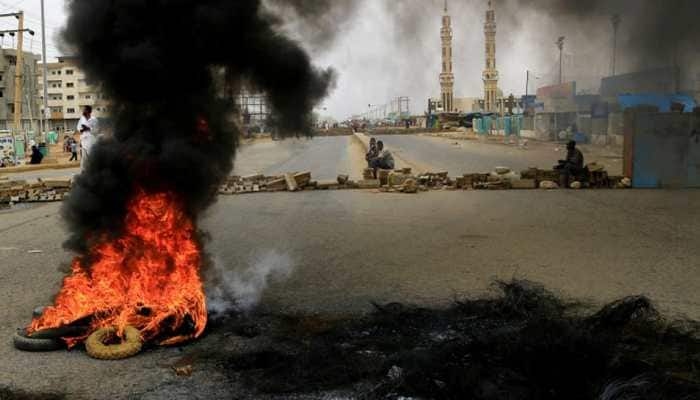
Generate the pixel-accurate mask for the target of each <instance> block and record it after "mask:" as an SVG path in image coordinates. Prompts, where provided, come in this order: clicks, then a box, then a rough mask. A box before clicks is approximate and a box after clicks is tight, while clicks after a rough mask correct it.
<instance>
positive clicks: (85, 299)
mask: <svg viewBox="0 0 700 400" xmlns="http://www.w3.org/2000/svg"><path fill="white" fill-rule="evenodd" d="M127 209H128V211H127V215H126V219H125V229H124V233H123V234H122V235H121V236H120V237H119V238H117V239H111V240H105V241H103V242H101V243H100V244H98V245H96V246H95V247H93V248H92V249H91V250H90V252H89V254H88V256H87V257H83V258H81V257H76V258H75V259H74V260H73V264H72V274H71V275H70V276H68V277H66V278H65V279H64V281H63V288H62V289H61V291H60V292H59V294H58V296H57V297H56V300H55V304H54V305H53V306H51V307H47V309H46V310H45V311H44V314H43V315H42V316H41V317H39V318H37V319H34V320H33V321H32V323H31V325H30V327H29V329H28V330H29V332H30V333H31V332H34V331H37V330H41V329H46V328H57V327H61V326H65V325H68V324H71V323H74V322H76V321H78V320H81V319H83V318H85V317H92V322H91V324H90V329H89V331H88V334H89V333H91V332H93V331H94V330H96V329H98V328H101V327H106V326H116V327H117V331H118V332H119V334H120V335H121V332H123V329H124V328H125V327H126V326H127V325H131V326H134V327H136V328H137V329H139V331H140V332H141V337H142V339H143V340H144V341H149V340H153V339H157V338H162V336H163V335H164V334H165V335H167V334H171V335H177V334H178V331H180V330H181V329H183V328H184V327H185V325H186V324H188V323H190V324H191V326H190V330H189V331H188V332H186V334H184V335H180V336H174V337H171V338H169V339H165V340H162V341H161V342H160V344H164V345H171V344H175V343H179V342H182V341H185V340H188V339H191V338H196V337H198V336H199V335H201V334H202V332H203V331H204V328H205V326H206V323H207V311H206V302H205V296H204V289H203V286H202V281H201V278H200V275H199V270H200V266H201V254H200V248H199V246H198V244H197V241H196V240H195V235H196V233H195V228H194V224H193V223H192V220H191V218H190V217H189V216H188V215H187V214H186V213H185V212H184V210H183V209H182V205H181V203H180V202H179V201H178V200H177V197H176V196H175V195H174V194H172V193H155V194H150V193H145V192H143V191H139V192H138V193H137V194H136V196H135V197H134V198H133V199H132V200H131V201H130V203H129V204H128V208H127ZM86 263H89V264H88V265H86ZM85 337H87V334H86V336H85ZM85 337H80V338H65V340H66V342H67V343H68V344H69V345H71V346H72V345H75V344H76V343H78V342H80V341H82V340H84V339H85Z"/></svg>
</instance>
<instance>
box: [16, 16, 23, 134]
mask: <svg viewBox="0 0 700 400" xmlns="http://www.w3.org/2000/svg"><path fill="white" fill-rule="evenodd" d="M17 19H18V21H19V27H18V28H17V57H16V64H15V134H17V132H19V131H20V130H21V129H22V72H23V71H24V54H23V46H24V12H22V11H20V12H19V13H17Z"/></svg>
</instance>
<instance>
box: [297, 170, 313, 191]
mask: <svg viewBox="0 0 700 400" xmlns="http://www.w3.org/2000/svg"><path fill="white" fill-rule="evenodd" d="M294 180H295V181H296V182H297V186H298V187H300V188H303V187H304V186H306V185H308V184H309V182H311V172H308V171H306V172H299V173H298V174H295V175H294Z"/></svg>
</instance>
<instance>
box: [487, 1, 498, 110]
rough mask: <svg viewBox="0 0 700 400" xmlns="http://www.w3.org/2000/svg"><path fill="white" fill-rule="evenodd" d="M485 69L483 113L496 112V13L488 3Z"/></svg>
mask: <svg viewBox="0 0 700 400" xmlns="http://www.w3.org/2000/svg"><path fill="white" fill-rule="evenodd" d="M484 35H485V38H486V41H485V43H486V68H485V69H484V111H487V112H496V111H498V107H497V103H498V70H497V69H496V11H495V10H494V9H493V6H492V4H491V1H489V9H488V10H487V11H486V22H485V23H484Z"/></svg>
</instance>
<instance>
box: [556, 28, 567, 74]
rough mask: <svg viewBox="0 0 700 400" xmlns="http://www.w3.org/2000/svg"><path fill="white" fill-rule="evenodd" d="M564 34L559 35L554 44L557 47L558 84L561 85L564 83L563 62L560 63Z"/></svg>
mask: <svg viewBox="0 0 700 400" xmlns="http://www.w3.org/2000/svg"><path fill="white" fill-rule="evenodd" d="M564 39H565V38H564V36H559V39H558V40H557V41H556V43H555V44H556V45H557V47H558V48H559V84H560V85H561V84H562V83H564V75H563V63H562V57H563V54H564Z"/></svg>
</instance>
